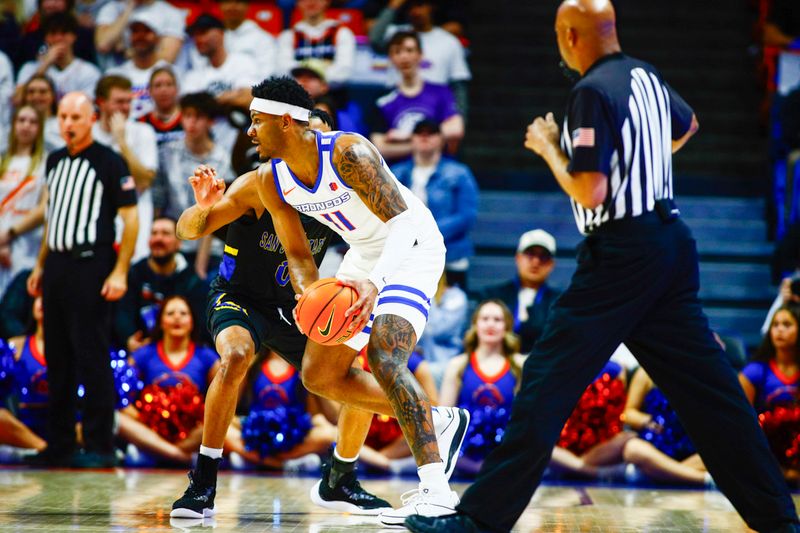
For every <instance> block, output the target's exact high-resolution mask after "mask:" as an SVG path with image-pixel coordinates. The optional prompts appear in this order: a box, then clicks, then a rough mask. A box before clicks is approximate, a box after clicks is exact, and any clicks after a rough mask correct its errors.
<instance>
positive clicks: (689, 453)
mask: <svg viewBox="0 0 800 533" xmlns="http://www.w3.org/2000/svg"><path fill="white" fill-rule="evenodd" d="M623 420H624V422H625V423H626V424H627V425H628V426H630V427H631V428H633V429H634V430H636V431H637V432H638V433H639V437H636V438H633V439H630V440H629V441H628V442H626V443H625V447H624V449H623V452H622V455H623V458H624V459H625V462H626V463H630V464H631V465H634V467H636V468H633V467H631V466H630V465H629V467H628V470H627V471H626V478H628V480H629V481H632V480H635V479H636V478H637V475H636V470H637V468H638V470H639V471H641V472H642V473H643V474H644V475H646V476H647V477H649V478H651V479H653V480H656V481H662V482H667V483H683V484H689V485H704V486H706V487H713V486H714V481H713V480H712V479H711V475H710V474H709V473H708V471H707V470H706V467H705V465H704V464H703V461H702V459H700V455H699V454H698V453H697V452H696V451H695V449H694V446H693V445H692V443H691V441H690V440H689V437H688V436H687V435H686V434H685V432H684V430H683V427H681V425H680V422H678V418H677V416H676V415H675V412H674V411H673V410H672V409H671V408H670V407H669V405H668V403H667V402H666V399H665V398H664V396H663V394H662V393H661V390H660V389H658V388H657V387H656V385H655V383H653V380H652V379H650V376H649V375H648V374H647V372H645V371H644V369H643V368H639V370H637V371H636V373H635V374H634V375H633V378H632V379H631V385H630V388H629V389H628V401H627V403H626V404H625V412H624V413H623ZM662 421H663V424H662ZM643 437H645V438H643ZM648 438H649V440H648ZM654 443H655V444H657V445H658V447H656V445H654Z"/></svg>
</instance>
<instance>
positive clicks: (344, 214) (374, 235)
mask: <svg viewBox="0 0 800 533" xmlns="http://www.w3.org/2000/svg"><path fill="white" fill-rule="evenodd" d="M315 133H316V135H317V149H318V151H319V174H318V175H317V179H316V182H315V184H314V186H313V187H312V188H308V187H306V185H305V184H303V183H302V182H301V181H300V180H299V179H298V178H296V177H295V175H294V174H293V173H292V171H291V169H290V168H289V166H288V165H287V164H286V163H285V162H284V161H282V160H280V159H273V160H272V172H273V175H274V178H275V187H276V188H277V189H278V195H280V197H281V198H282V199H283V201H285V202H286V203H288V204H289V205H291V206H292V207H294V208H295V209H296V210H298V211H299V212H301V213H303V214H306V215H308V216H311V217H313V218H315V219H317V220H319V221H320V222H321V223H323V224H325V225H326V226H328V227H329V228H331V229H332V230H333V231H335V232H336V233H338V234H339V235H341V236H342V238H343V239H344V241H345V242H346V243H347V244H349V245H350V247H351V249H353V250H355V251H357V253H358V255H359V256H360V257H361V258H362V260H363V261H364V262H366V263H367V264H370V263H371V264H374V263H375V262H376V261H377V260H378V257H380V254H381V252H382V251H383V245H384V243H385V241H386V236H387V235H388V233H389V228H388V226H387V225H386V223H385V222H383V221H382V220H381V219H380V218H378V217H377V216H376V215H375V213H373V212H372V211H371V210H370V208H369V207H368V206H367V205H366V204H365V203H364V201H363V200H362V199H361V198H360V197H359V196H358V194H356V192H355V191H354V190H353V189H352V187H350V186H349V185H348V184H347V183H346V182H345V181H344V180H343V179H342V178H341V176H339V173H338V172H337V171H336V169H335V168H334V167H333V163H332V161H331V158H332V155H333V147H334V144H335V143H336V139H337V138H338V137H339V136H340V135H342V134H343V133H346V132H341V131H332V132H327V133H320V132H315ZM364 142H369V141H367V140H366V139H365V140H364ZM375 151H376V152H377V149H375ZM381 164H382V165H383V168H384V170H385V171H386V172H387V173H388V174H389V175H390V176H391V177H392V179H393V180H394V182H395V185H396V186H397V188H398V189H400V193H401V194H402V196H403V199H404V200H405V202H406V205H407V206H408V209H409V210H410V211H411V214H412V216H413V220H414V222H415V224H414V225H415V227H416V228H417V231H418V232H419V235H418V236H417V243H418V244H419V245H424V244H426V243H429V242H434V243H437V242H439V241H441V240H442V235H441V233H439V228H438V226H437V225H436V221H435V220H434V218H433V215H432V214H431V212H430V210H428V208H427V207H426V206H425V204H423V203H422V201H420V199H419V198H417V197H416V196H414V194H413V193H412V192H411V191H410V190H408V189H407V188H406V187H405V186H404V185H403V184H401V183H400V182H399V181H397V178H395V176H394V174H392V172H391V170H389V167H388V166H387V165H386V162H385V161H383V158H381ZM364 267H365V268H371V267H370V266H368V265H364Z"/></svg>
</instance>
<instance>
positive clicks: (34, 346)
mask: <svg viewBox="0 0 800 533" xmlns="http://www.w3.org/2000/svg"><path fill="white" fill-rule="evenodd" d="M33 319H34V324H35V326H34V327H32V328H31V329H32V330H33V331H32V332H31V334H29V335H27V336H20V337H15V338H12V339H10V340H9V342H10V343H11V344H12V345H13V346H14V347H15V348H16V349H15V353H14V360H15V364H14V389H15V390H14V392H13V395H14V396H15V397H16V401H17V409H16V416H15V415H14V414H12V413H11V411H9V410H8V409H0V443H2V444H7V445H9V446H14V447H16V448H24V449H33V450H36V451H38V452H41V451H43V450H44V449H45V448H47V442H46V440H45V439H46V437H47V403H48V398H49V394H48V387H47V363H46V361H45V359H44V327H43V325H42V321H43V312H42V298H41V297H38V298H36V299H35V300H34V301H33Z"/></svg>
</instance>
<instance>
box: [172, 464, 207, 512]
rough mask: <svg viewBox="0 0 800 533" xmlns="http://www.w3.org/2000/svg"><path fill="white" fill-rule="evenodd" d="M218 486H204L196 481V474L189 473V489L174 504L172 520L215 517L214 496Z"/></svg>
mask: <svg viewBox="0 0 800 533" xmlns="http://www.w3.org/2000/svg"><path fill="white" fill-rule="evenodd" d="M216 495H217V487H216V485H202V484H200V483H198V482H197V480H196V479H195V473H194V472H189V488H188V489H186V492H184V493H183V496H181V497H180V498H178V499H177V500H175V503H173V504H172V512H170V513H169V516H171V517H172V518H206V517H210V516H214V513H216V511H215V510H214V496H216Z"/></svg>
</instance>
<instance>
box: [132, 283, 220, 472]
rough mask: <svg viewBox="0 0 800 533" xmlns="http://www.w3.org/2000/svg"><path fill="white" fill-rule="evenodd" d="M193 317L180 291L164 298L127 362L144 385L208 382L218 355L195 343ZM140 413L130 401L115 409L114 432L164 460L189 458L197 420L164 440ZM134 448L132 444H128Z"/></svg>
mask: <svg viewBox="0 0 800 533" xmlns="http://www.w3.org/2000/svg"><path fill="white" fill-rule="evenodd" d="M195 324H196V321H195V319H194V316H193V314H192V310H191V307H190V305H189V302H188V301H187V300H186V298H184V297H183V296H177V295H175V296H170V297H168V298H167V299H165V300H164V302H163V304H162V306H161V309H160V311H159V314H158V317H157V319H156V326H155V331H154V332H153V335H152V338H153V339H154V341H155V342H153V343H151V344H148V345H146V346H144V347H142V348H140V349H139V350H137V351H136V352H134V353H133V355H132V361H131V364H132V365H133V366H135V367H136V369H137V371H138V373H139V378H140V379H141V380H142V382H143V383H144V385H145V387H146V386H147V385H158V386H159V387H163V388H167V389H169V388H171V387H176V386H178V385H179V384H180V385H182V386H193V387H195V388H196V389H197V391H198V392H199V393H200V394H201V395H205V392H206V389H208V385H209V383H211V380H212V379H213V378H214V375H215V374H216V372H217V370H218V369H219V365H220V363H219V356H218V355H217V354H216V353H215V352H214V351H213V350H211V349H210V348H207V347H205V346H201V345H198V344H196V338H197V331H196V329H195ZM140 418H141V416H140V413H139V412H138V410H137V409H136V407H134V406H129V407H126V408H125V409H123V410H122V411H121V416H120V420H119V421H120V427H119V436H120V437H122V438H123V439H125V440H127V441H128V442H130V443H132V444H136V445H137V447H141V446H144V448H145V449H146V450H148V451H150V452H153V453H154V455H156V456H158V457H159V458H162V459H166V460H167V461H170V462H176V463H181V464H189V463H190V462H191V453H192V452H193V451H194V450H196V449H197V447H198V446H200V439H201V438H202V434H203V433H202V432H203V427H202V417H201V418H200V424H198V425H197V426H195V427H193V428H189V431H188V435H187V436H186V437H185V438H183V439H180V440H178V441H177V442H170V441H169V440H167V439H166V438H165V437H163V436H162V435H159V434H158V433H157V432H155V431H153V429H152V428H148V427H147V426H146V425H145V424H143V423H142V422H140ZM134 452H135V450H134Z"/></svg>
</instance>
